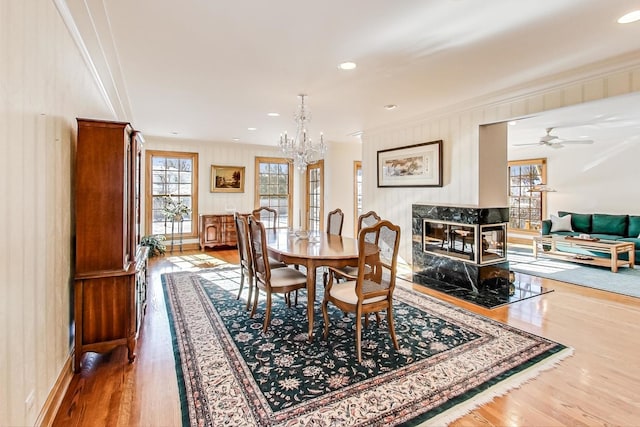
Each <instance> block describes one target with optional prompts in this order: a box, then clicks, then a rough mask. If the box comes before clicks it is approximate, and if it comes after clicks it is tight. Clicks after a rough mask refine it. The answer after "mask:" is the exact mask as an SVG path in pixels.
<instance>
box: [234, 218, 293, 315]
mask: <svg viewBox="0 0 640 427" xmlns="http://www.w3.org/2000/svg"><path fill="white" fill-rule="evenodd" d="M233 219H234V222H235V225H236V235H237V245H238V255H239V257H240V289H239V290H238V296H237V297H236V299H240V295H241V294H242V289H243V288H244V282H245V279H246V280H247V282H248V283H247V285H248V292H249V294H248V296H247V306H246V309H247V310H249V308H250V307H251V297H252V295H253V288H254V277H255V274H254V272H253V256H252V252H251V242H249V222H248V220H247V217H246V215H241V214H239V213H238V212H235V213H234V214H233ZM269 267H270V268H272V269H273V268H282V267H286V264H284V263H282V262H280V261H277V260H274V259H272V258H269Z"/></svg>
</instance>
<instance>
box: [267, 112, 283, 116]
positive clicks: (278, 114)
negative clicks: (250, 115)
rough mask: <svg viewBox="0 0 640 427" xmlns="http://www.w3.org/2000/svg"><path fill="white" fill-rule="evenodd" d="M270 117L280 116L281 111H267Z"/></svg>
mask: <svg viewBox="0 0 640 427" xmlns="http://www.w3.org/2000/svg"><path fill="white" fill-rule="evenodd" d="M267 116H269V117H280V113H267Z"/></svg>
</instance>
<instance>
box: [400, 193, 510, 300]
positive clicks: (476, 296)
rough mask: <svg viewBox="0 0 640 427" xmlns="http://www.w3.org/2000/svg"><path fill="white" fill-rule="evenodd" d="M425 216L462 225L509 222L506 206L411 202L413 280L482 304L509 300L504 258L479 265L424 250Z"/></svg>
mask: <svg viewBox="0 0 640 427" xmlns="http://www.w3.org/2000/svg"><path fill="white" fill-rule="evenodd" d="M425 219H430V220H440V221H446V222H450V223H457V224H462V225H488V224H504V223H507V222H508V221H509V208H508V207H497V208H480V207H477V206H447V205H427V204H414V205H412V235H413V239H412V255H413V282H414V283H418V284H420V285H424V286H428V287H431V288H434V289H436V290H439V291H442V292H445V293H447V294H451V295H453V296H456V297H460V298H463V299H467V300H471V301H472V302H475V303H477V304H480V305H483V306H486V307H495V306H498V305H502V304H505V303H509V302H512V299H513V297H514V286H512V283H511V281H510V277H509V262H508V261H506V260H504V261H500V262H496V263H493V264H485V265H480V264H477V263H475V262H473V261H470V260H461V259H455V258H452V257H447V256H441V255H438V254H435V253H432V252H425V251H424V249H423V248H424V242H423V225H424V220H425ZM505 233H506V231H505ZM505 239H506V237H505ZM520 299H521V298H520Z"/></svg>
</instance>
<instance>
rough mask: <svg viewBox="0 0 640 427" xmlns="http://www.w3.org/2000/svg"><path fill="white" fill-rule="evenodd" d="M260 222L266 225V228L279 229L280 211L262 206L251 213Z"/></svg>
mask: <svg viewBox="0 0 640 427" xmlns="http://www.w3.org/2000/svg"><path fill="white" fill-rule="evenodd" d="M251 215H253V216H254V217H255V218H256V219H257V220H258V221H260V222H262V223H263V224H265V228H271V229H273V230H275V229H276V228H278V211H276V210H275V209H273V208H270V207H268V206H261V207H259V208H257V209H254V210H253V211H252V212H251Z"/></svg>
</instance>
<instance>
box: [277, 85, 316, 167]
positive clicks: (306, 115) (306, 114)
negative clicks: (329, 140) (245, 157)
mask: <svg viewBox="0 0 640 427" xmlns="http://www.w3.org/2000/svg"><path fill="white" fill-rule="evenodd" d="M298 96H299V97H300V105H299V106H298V111H297V112H296V113H295V115H294V120H295V122H296V124H297V129H296V134H295V136H294V137H289V136H288V135H287V132H286V131H285V133H284V135H283V134H280V143H279V145H280V148H281V149H282V152H283V153H284V154H285V155H286V156H287V157H290V158H291V159H292V160H293V164H294V166H295V167H297V168H298V170H299V171H300V172H304V171H305V170H306V169H307V165H310V164H313V163H316V162H317V161H319V160H321V159H323V158H324V155H325V153H326V152H327V146H326V145H325V143H324V137H323V136H322V133H321V134H320V142H319V143H316V144H314V143H313V141H312V140H311V138H309V137H308V136H307V123H309V122H310V121H311V112H310V111H309V110H308V109H307V107H306V106H305V105H304V97H305V96H306V95H304V94H300V95H298Z"/></svg>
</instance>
